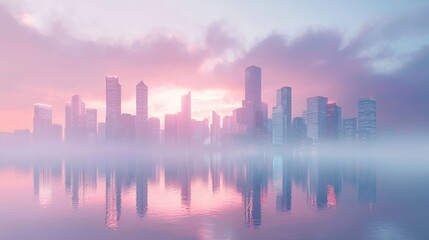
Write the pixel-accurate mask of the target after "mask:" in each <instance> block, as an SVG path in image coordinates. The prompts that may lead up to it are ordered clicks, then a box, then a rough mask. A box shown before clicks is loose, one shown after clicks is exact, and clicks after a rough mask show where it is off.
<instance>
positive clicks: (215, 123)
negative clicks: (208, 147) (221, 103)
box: [210, 111, 221, 146]
mask: <svg viewBox="0 0 429 240" xmlns="http://www.w3.org/2000/svg"><path fill="white" fill-rule="evenodd" d="M220 135H221V134H220V116H219V114H217V113H216V112H215V111H212V124H211V126H210V140H211V144H212V145H213V146H216V145H219V141H220Z"/></svg>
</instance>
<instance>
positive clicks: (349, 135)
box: [343, 118, 357, 142]
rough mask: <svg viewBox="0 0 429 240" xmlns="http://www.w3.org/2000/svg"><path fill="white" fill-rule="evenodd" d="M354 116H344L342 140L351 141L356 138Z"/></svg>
mask: <svg viewBox="0 0 429 240" xmlns="http://www.w3.org/2000/svg"><path fill="white" fill-rule="evenodd" d="M356 127H357V120H356V118H345V119H344V120H343V140H344V141H346V142H353V141H355V140H356Z"/></svg>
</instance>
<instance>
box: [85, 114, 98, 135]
mask: <svg viewBox="0 0 429 240" xmlns="http://www.w3.org/2000/svg"><path fill="white" fill-rule="evenodd" d="M85 128H86V133H87V135H88V136H89V138H90V139H95V137H96V136H97V109H93V108H87V109H86V112H85Z"/></svg>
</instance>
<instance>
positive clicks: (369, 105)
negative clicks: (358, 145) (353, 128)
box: [358, 98, 377, 141]
mask: <svg viewBox="0 0 429 240" xmlns="http://www.w3.org/2000/svg"><path fill="white" fill-rule="evenodd" d="M358 128H359V129H358V134H359V139H360V140H362V141H374V140H375V139H376V136H377V106H376V101H375V100H374V99H371V98H362V99H360V100H359V118H358Z"/></svg>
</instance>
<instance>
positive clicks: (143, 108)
mask: <svg viewBox="0 0 429 240" xmlns="http://www.w3.org/2000/svg"><path fill="white" fill-rule="evenodd" d="M147 124H148V87H147V85H146V84H144V82H143V81H140V82H139V83H138V84H137V86H136V139H137V140H138V141H147V140H148V138H149V134H148V126H147Z"/></svg>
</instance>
